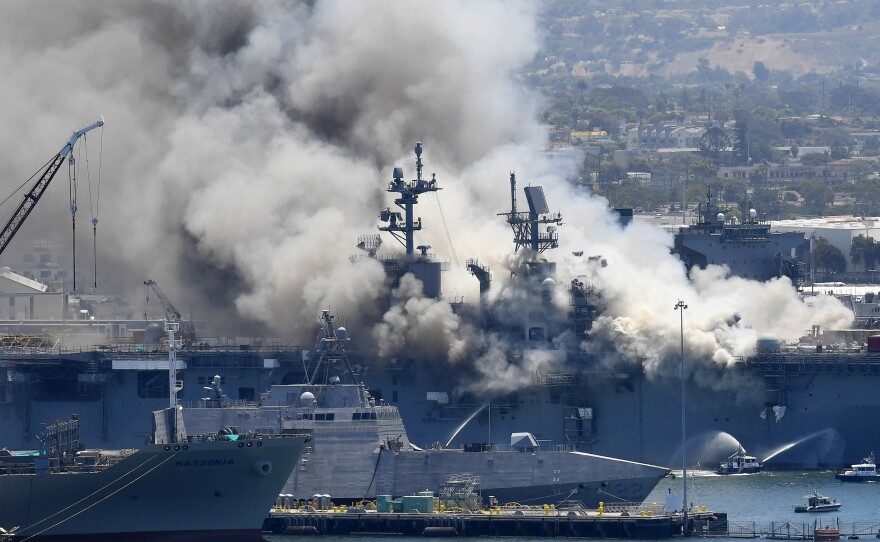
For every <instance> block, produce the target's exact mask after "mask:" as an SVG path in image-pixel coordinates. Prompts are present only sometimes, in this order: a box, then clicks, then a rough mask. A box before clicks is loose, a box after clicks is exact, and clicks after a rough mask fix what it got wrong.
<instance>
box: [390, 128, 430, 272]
mask: <svg viewBox="0 0 880 542" xmlns="http://www.w3.org/2000/svg"><path fill="white" fill-rule="evenodd" d="M415 151H416V178H415V180H413V181H409V182H407V181H404V180H403V168H400V167H396V168H394V172H393V173H392V180H391V182H390V183H388V188H387V189H386V191H388V192H397V193H399V194H400V197H398V198H396V199H395V200H394V203H395V204H396V205H397V206H398V207H400V208H401V209H403V214H401V213H400V212H397V211H392V210H391V209H389V208H386V209H384V210H383V211H382V212H381V213H380V214H379V219H380V220H381V221H382V222H388V225H387V226H379V231H387V232H388V233H390V234H391V235H393V236H394V238H395V239H397V240H398V241H399V242H400V244H402V245H403V246H404V247H405V248H406V255H407V257H408V258H410V259H412V258H413V257H414V254H415V241H414V240H413V237H414V235H413V234H414V233H415V232H416V231H419V230H421V229H422V219H421V217H419V218H418V219H414V218H413V207H414V206H415V205H416V204H418V202H419V196H420V195H421V194H424V193H426V192H436V191H437V190H441V188H438V187H437V179H436V176H435V174H432V175H431V180H430V181H428V180H425V179H423V178H422V144H421V143H416V148H415ZM401 222H403V223H402V224H401Z"/></svg>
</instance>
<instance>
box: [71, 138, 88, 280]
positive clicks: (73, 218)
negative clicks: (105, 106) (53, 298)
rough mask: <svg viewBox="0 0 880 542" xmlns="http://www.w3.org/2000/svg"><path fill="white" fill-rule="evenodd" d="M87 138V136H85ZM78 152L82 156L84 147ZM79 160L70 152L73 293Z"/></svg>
mask: <svg viewBox="0 0 880 542" xmlns="http://www.w3.org/2000/svg"><path fill="white" fill-rule="evenodd" d="M83 137H85V136H83ZM78 152H79V153H80V156H82V146H80V147H79V149H78ZM77 162H78V160H77V159H76V158H74V153H73V149H71V152H70V158H69V159H68V160H67V184H68V191H69V194H70V224H71V231H72V233H71V235H72V237H73V291H74V292H75V291H76V167H77Z"/></svg>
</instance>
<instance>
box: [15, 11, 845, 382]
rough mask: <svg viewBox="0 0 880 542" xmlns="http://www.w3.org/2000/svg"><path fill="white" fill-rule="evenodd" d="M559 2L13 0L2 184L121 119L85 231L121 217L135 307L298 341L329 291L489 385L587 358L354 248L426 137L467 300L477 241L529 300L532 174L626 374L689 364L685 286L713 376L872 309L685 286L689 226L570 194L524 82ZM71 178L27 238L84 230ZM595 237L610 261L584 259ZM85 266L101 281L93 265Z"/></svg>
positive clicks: (107, 236)
mask: <svg viewBox="0 0 880 542" xmlns="http://www.w3.org/2000/svg"><path fill="white" fill-rule="evenodd" d="M537 15H538V14H537V12H536V7H535V6H534V5H533V3H532V2H526V1H510V0H503V1H502V0H487V1H483V2H479V3H475V2H469V1H465V0H450V1H446V2H417V1H415V0H412V1H407V0H400V1H391V2H387V1H371V0H367V1H363V2H347V1H341V0H319V1H315V2H307V1H288V2H276V1H268V0H263V1H261V0H257V1H249V2H243V1H214V0H212V1H208V0H202V1H191V2H173V1H170V0H169V1H143V0H136V1H135V0H129V1H118V0H112V1H111V0H105V1H94V2H88V3H75V4H71V3H57V2H49V1H41V0H37V1H35V0H11V1H8V2H4V3H3V4H2V5H0V71H2V73H3V74H4V84H3V85H0V100H2V101H3V103H5V104H6V105H7V107H6V108H5V109H4V111H5V118H4V122H3V123H2V125H0V146H2V148H4V149H6V152H7V154H8V156H7V157H6V159H5V160H4V164H7V169H6V171H5V174H4V177H3V183H4V186H5V187H7V188H8V189H9V190H10V191H11V190H12V189H13V188H14V187H15V186H18V185H19V184H20V183H21V182H22V181H23V180H24V179H26V178H28V177H29V176H30V174H31V173H33V171H34V170H35V169H36V168H37V167H38V166H39V165H40V164H42V163H44V162H45V161H46V160H47V159H48V158H49V157H50V156H52V155H53V154H54V153H55V152H57V150H58V149H59V148H60V147H61V145H62V144H63V143H64V142H65V141H66V138H67V137H69V134H70V132H71V131H73V130H75V129H77V128H79V127H81V126H84V125H86V124H88V123H90V122H92V121H93V120H95V119H96V118H98V116H99V115H103V116H104V118H105V119H106V122H107V124H106V127H105V129H104V130H103V132H101V133H100V134H99V133H98V132H97V131H96V132H94V133H91V134H89V136H88V138H87V139H86V141H83V142H81V145H87V146H88V147H87V148H88V149H89V153H90V154H89V155H88V156H87V157H85V158H84V157H82V156H81V155H80V156H78V162H79V163H80V174H79V182H80V193H79V206H80V209H81V212H80V214H79V217H78V220H80V222H81V226H80V230H79V231H80V232H81V233H80V234H79V235H81V236H83V237H81V238H80V242H81V243H82V244H83V245H85V246H88V245H89V244H90V243H88V242H87V241H88V240H87V238H85V237H84V236H85V235H86V233H82V232H83V231H86V232H88V228H87V226H84V225H83V224H85V223H87V222H88V219H89V218H90V216H84V215H86V214H87V213H86V209H89V211H90V212H91V215H92V216H95V217H97V218H99V226H98V228H97V237H96V241H97V245H98V247H99V248H98V257H99V262H100V265H99V267H98V282H99V287H101V286H103V287H104V288H107V289H110V290H115V291H119V292H122V293H125V294H127V295H129V296H131V297H132V298H134V297H136V296H138V295H139V294H140V285H141V284H142V282H143V280H145V279H148V278H151V279H154V280H156V282H157V283H158V284H160V285H161V286H162V289H163V290H164V291H165V292H166V294H168V295H169V297H171V298H173V299H174V300H175V301H176V304H177V305H178V308H180V309H182V310H183V312H185V313H188V314H191V315H197V316H199V317H202V318H204V319H207V320H210V321H211V323H212V324H213V326H215V329H216V330H217V331H216V332H218V333H231V334H243V331H242V330H246V331H250V332H254V333H256V332H265V333H272V334H276V335H280V336H285V337H291V338H293V339H294V340H299V341H302V340H305V339H308V338H310V337H311V336H312V332H313V329H314V325H313V324H314V322H315V319H316V317H317V315H318V314H319V311H320V310H321V309H326V308H330V309H331V310H332V311H333V312H334V313H336V314H338V315H340V316H341V317H342V321H344V322H345V325H346V326H347V327H348V328H349V330H350V331H351V332H352V335H353V336H354V337H355V338H356V339H357V340H361V341H363V342H364V343H367V342H372V343H373V344H372V348H373V349H374V351H375V352H376V355H377V356H379V357H380V358H390V357H395V356H402V355H406V356H410V357H413V358H417V359H425V360H431V361H432V362H434V361H438V360H439V361H443V362H445V363H448V364H449V365H450V366H452V367H455V368H456V369H457V370H461V371H463V372H464V371H466V372H467V373H468V374H470V375H471V377H470V378H469V380H470V381H473V375H474V374H476V375H478V376H479V377H480V379H479V382H477V383H476V384H473V386H474V389H483V390H489V391H490V392H498V393H503V392H505V391H510V390H512V389H516V388H518V387H521V386H524V385H527V384H528V383H529V382H531V381H532V379H533V376H534V374H535V373H536V372H540V371H548V370H560V369H563V368H565V364H566V360H565V357H564V356H562V355H561V354H554V355H550V354H548V353H526V354H521V353H517V350H516V349H514V348H512V346H511V345H510V344H508V342H507V339H506V337H505V335H504V334H503V333H500V332H494V331H493V332H485V331H482V330H481V328H480V327H479V326H477V325H474V324H473V323H470V322H468V321H466V319H464V318H463V317H462V315H461V314H460V313H459V312H457V311H456V310H453V307H452V306H451V305H450V304H449V303H447V302H446V301H443V300H433V299H428V298H425V297H424V296H423V295H421V286H420V285H419V284H418V283H417V281H414V280H412V279H410V278H405V279H404V280H403V281H401V283H400V284H399V285H397V286H395V287H394V288H393V289H391V288H390V287H389V285H388V283H387V281H386V277H385V273H384V270H383V267H382V265H381V264H380V263H378V262H377V261H376V260H372V259H369V258H359V259H356V260H355V261H354V263H353V262H352V261H351V260H350V256H351V255H352V252H354V251H355V249H354V245H355V243H356V242H357V239H358V238H359V236H361V235H363V234H366V233H375V232H376V229H375V228H376V226H377V214H378V212H379V211H380V210H381V209H383V208H385V207H387V206H389V205H391V195H390V194H388V193H387V192H386V191H385V190H384V189H385V187H386V185H387V182H388V181H389V180H390V173H391V168H392V167H394V166H398V165H399V166H405V169H406V171H407V178H412V172H413V169H414V168H413V162H414V157H413V154H412V150H411V149H412V146H413V144H414V143H415V142H416V141H422V142H423V143H424V146H425V155H424V160H425V170H426V173H427V175H428V176H430V175H431V174H433V173H436V175H437V177H436V178H437V181H438V184H439V186H441V188H442V191H441V192H439V193H438V194H437V195H426V196H423V197H422V201H421V202H420V206H419V208H418V214H419V216H421V217H422V218H423V222H424V224H425V228H424V230H423V231H421V232H419V234H418V235H419V244H427V245H430V246H431V247H432V252H434V253H437V254H438V255H440V256H441V257H442V258H445V259H451V260H452V261H451V262H450V264H451V265H450V270H449V271H448V272H446V273H445V274H444V286H443V288H444V295H446V296H451V297H456V298H459V299H461V298H464V299H465V300H466V302H468V303H470V304H471V305H476V304H477V303H478V301H479V299H478V298H479V294H478V290H477V284H476V281H475V279H474V278H473V277H471V276H469V275H468V273H467V272H466V271H465V269H464V264H463V261H461V260H459V259H458V258H459V257H462V258H467V257H477V258H479V259H480V260H481V262H482V263H484V264H486V265H489V266H490V267H491V268H492V269H493V271H494V273H495V282H494V283H493V288H492V290H491V291H490V293H489V295H488V296H487V298H486V300H485V303H486V305H485V306H486V308H487V309H489V312H490V313H491V314H492V318H493V319H494V320H495V321H498V322H510V321H511V320H515V317H516V316H517V315H522V314H523V312H522V311H523V310H526V309H527V305H528V296H527V295H525V293H524V292H523V291H522V290H521V289H519V287H518V286H517V283H516V281H515V280H511V273H512V272H516V270H517V269H518V268H519V266H520V263H518V262H517V259H518V258H521V257H522V255H517V256H511V254H512V252H513V251H512V248H513V246H512V243H511V238H512V234H511V233H510V230H509V229H508V227H507V226H506V225H505V224H504V222H503V220H502V219H501V218H500V217H496V216H495V215H496V214H497V213H500V212H504V211H506V210H508V209H509V208H510V202H509V186H508V172H509V171H511V170H517V171H518V172H519V175H520V177H519V178H520V179H522V181H521V184H520V186H523V185H525V184H527V183H532V184H540V185H543V186H544V187H545V191H546V193H547V199H548V201H549V202H550V205H551V206H552V207H553V208H554V211H560V212H562V213H563V216H564V217H565V223H564V225H563V226H562V227H561V229H560V232H559V233H560V238H561V243H562V246H561V247H560V249H559V250H558V251H556V252H554V253H553V254H550V255H548V256H549V257H550V258H551V259H558V260H559V261H560V265H559V276H558V278H557V281H556V286H555V288H554V290H553V292H552V295H551V299H552V307H553V310H554V311H555V312H556V313H557V314H558V315H564V314H565V313H566V311H567V310H568V307H567V294H566V291H565V287H566V286H567V285H568V284H569V282H570V281H571V280H572V279H573V278H581V279H583V280H584V281H586V282H588V283H590V284H595V285H596V286H598V287H599V288H600V290H601V291H602V292H603V300H604V306H605V312H604V313H603V315H602V316H601V318H600V319H599V321H598V322H597V323H596V325H595V328H594V332H593V336H594V341H593V342H591V343H590V344H588V345H585V346H584V348H585V349H587V350H589V351H591V352H592V353H593V354H595V355H596V356H598V357H599V358H600V359H601V361H602V362H603V363H606V364H608V366H609V367H613V366H619V365H620V364H625V365H629V366H636V365H641V366H643V367H644V368H645V369H646V370H647V371H648V372H649V373H650V374H654V373H658V374H659V373H663V372H664V371H665V370H667V369H668V368H669V367H671V366H672V363H673V361H674V360H675V359H677V357H676V355H675V354H676V349H677V348H678V346H679V336H678V335H679V314H678V313H675V312H674V311H673V310H672V307H673V305H674V304H675V302H676V301H677V300H679V299H681V300H684V301H685V302H686V303H687V304H688V309H687V311H686V313H685V315H684V334H685V348H686V350H687V352H688V355H689V357H691V358H693V359H695V360H699V364H698V366H697V367H692V368H691V369H690V371H692V372H693V374H694V378H696V379H698V380H700V379H701V378H702V377H701V374H702V373H701V369H700V368H699V367H705V368H706V370H707V371H710V370H711V371H715V370H717V368H719V367H722V368H723V367H726V366H729V365H730V364H731V363H732V362H733V361H734V360H735V358H736V356H741V355H744V354H746V353H748V351H749V349H750V348H751V347H752V346H753V345H754V339H755V336H756V333H759V332H761V333H764V332H766V333H773V334H775V335H777V336H779V337H781V338H789V339H790V338H796V337H797V336H798V335H799V334H800V333H802V331H803V330H804V329H806V328H808V327H809V326H810V325H812V324H816V323H819V324H822V325H825V326H833V325H836V324H840V323H843V322H844V321H846V319H847V318H849V317H850V315H849V314H847V313H846V311H845V310H843V309H842V308H841V307H839V306H838V305H834V304H833V303H832V302H830V301H829V302H828V303H827V304H826V305H827V306H822V307H814V308H809V307H807V306H805V305H804V304H803V303H802V302H801V301H800V300H799V299H798V297H797V295H796V294H795V292H794V291H793V290H792V289H791V286H790V284H787V283H786V282H785V281H784V280H778V281H771V282H770V283H767V284H758V283H754V282H750V281H745V280H740V279H729V278H726V277H724V276H723V272H722V271H720V270H709V271H706V272H703V273H696V274H695V277H694V280H693V281H688V280H687V278H686V277H685V273H684V270H683V267H682V265H681V263H680V262H679V261H678V260H677V259H675V258H674V257H672V256H670V255H669V248H670V246H671V239H670V237H669V235H667V234H665V233H663V232H660V231H658V230H656V229H653V228H651V227H649V226H647V225H642V224H638V223H637V224H634V225H632V226H631V227H629V228H627V229H621V228H620V226H618V225H617V223H616V222H615V220H614V219H613V217H612V216H611V214H610V213H609V212H608V211H607V202H605V201H603V200H600V199H596V198H591V197H589V196H588V195H586V194H584V193H582V192H578V191H575V190H574V189H572V188H571V184H570V183H569V179H570V178H571V177H573V175H575V173H576V171H577V166H578V163H579V161H580V157H578V156H577V155H576V153H571V154H570V155H567V156H563V157H557V156H553V155H550V154H547V153H545V152H544V151H543V149H544V148H545V146H546V135H545V134H546V130H545V127H544V126H542V124H541V123H540V122H539V116H540V112H541V110H542V99H541V97H540V96H539V95H537V94H536V93H535V92H533V91H530V90H527V89H526V88H525V86H524V85H523V84H522V83H521V81H519V80H518V79H517V76H516V71H517V68H518V67H520V66H522V65H524V64H525V63H527V62H529V61H530V60H531V59H532V58H533V57H534V55H535V54H536V52H537V51H538V50H539V46H540V39H541V31H540V30H539V27H538V24H537V22H538V21H537ZM99 150H102V151H103V152H102V153H101V154H100V169H99V168H98V163H97V157H98V156H99V153H98V151H99ZM84 160H85V161H86V162H85V163H88V164H89V168H88V170H87V171H85V172H84V171H83V170H82V165H83V163H84ZM99 175H100V177H99ZM62 176H63V175H59V178H58V179H57V180H56V181H55V184H57V185H61V184H64V180H62V178H61V177H62ZM84 177H85V178H84ZM429 178H430V177H429ZM99 179H100V181H101V186H100V199H99V200H98V197H97V191H98V185H97V183H98V180H99ZM84 183H87V186H88V190H86V187H85V186H83V184H84ZM65 192H67V191H65V190H64V189H63V187H62V186H55V185H53V186H52V187H50V189H49V191H48V192H47V195H46V197H45V200H44V201H43V202H41V204H40V206H39V208H38V209H37V210H36V211H35V212H34V214H33V215H32V217H31V219H30V220H29V221H28V223H27V224H26V225H25V227H24V228H23V229H22V230H21V232H20V233H19V237H18V238H17V239H16V241H15V243H23V244H25V245H26V244H27V241H26V240H28V239H34V238H41V237H42V238H49V239H52V240H54V242H58V243H67V242H69V235H70V234H69V231H70V229H69V226H70V215H69V213H68V211H67V208H68V205H69V202H68V201H67V199H66V198H67V197H68V194H66V193H65ZM87 196H88V197H87ZM86 199H88V202H89V205H86V203H85V200H86ZM99 202H100V205H98V203H99ZM7 212H10V211H7ZM384 241H385V243H386V244H385V245H384V247H383V249H384V250H386V251H390V250H392V248H394V245H392V243H394V240H393V239H390V238H386V239H384ZM578 251H585V254H586V255H587V256H589V255H601V256H602V257H603V258H604V259H606V260H607V262H608V265H607V266H606V267H601V266H595V265H590V264H589V263H588V262H586V260H585V258H586V256H584V257H572V256H568V257H566V256H565V255H570V254H574V253H576V252H578ZM89 256H90V255H89ZM563 263H564V264H565V265H563ZM13 267H14V265H13ZM81 272H82V273H83V274H84V275H85V277H87V278H86V281H90V280H89V279H91V278H92V277H91V275H90V274H91V273H92V271H91V270H90V269H87V270H86V271H81ZM388 300H390V302H391V303H390V308H389V306H386V305H387V303H388ZM737 313H738V314H739V316H740V320H739V321H734V320H733V316H734V315H735V314H737ZM571 339H572V337H571V336H568V335H563V336H562V340H563V341H570V340H571ZM670 360H673V361H670ZM705 380H706V382H707V385H710V386H733V385H735V384H734V383H731V382H729V381H727V380H725V379H724V378H722V379H717V378H712V379H709V378H705ZM484 384H485V385H484ZM481 386H482V387H481Z"/></svg>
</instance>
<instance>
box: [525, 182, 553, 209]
mask: <svg viewBox="0 0 880 542" xmlns="http://www.w3.org/2000/svg"><path fill="white" fill-rule="evenodd" d="M523 190H525V193H526V200H527V201H528V202H529V210H530V211H531V212H532V213H535V214H541V213H549V212H550V208H549V207H547V200H546V199H545V198H544V188H543V187H541V186H527V187H525V188H524V189H523Z"/></svg>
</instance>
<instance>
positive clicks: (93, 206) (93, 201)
mask: <svg viewBox="0 0 880 542" xmlns="http://www.w3.org/2000/svg"><path fill="white" fill-rule="evenodd" d="M99 141H100V145H99V150H98V182H97V185H96V186H95V194H94V198H93V197H92V179H91V176H89V177H88V180H89V210H91V212H92V251H93V252H94V255H95V289H97V288H98V204H99V203H100V201H101V170H102V165H103V162H104V126H101V136H100V140H99ZM86 172H87V175H88V152H86Z"/></svg>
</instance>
